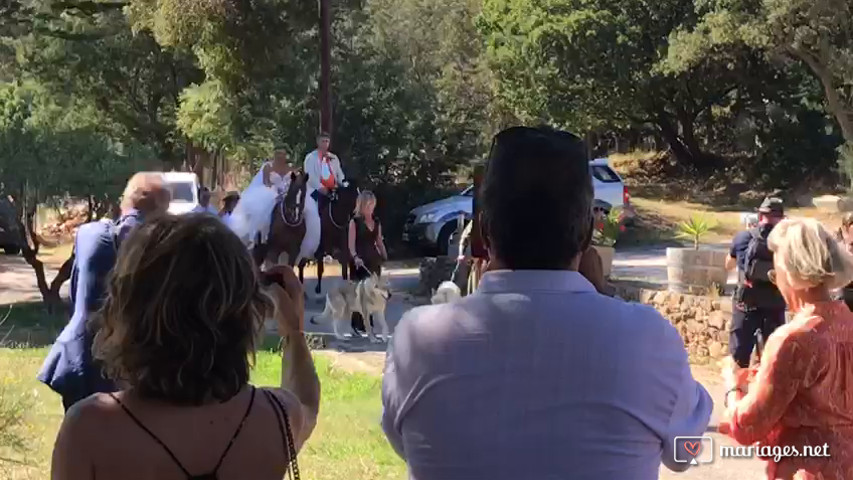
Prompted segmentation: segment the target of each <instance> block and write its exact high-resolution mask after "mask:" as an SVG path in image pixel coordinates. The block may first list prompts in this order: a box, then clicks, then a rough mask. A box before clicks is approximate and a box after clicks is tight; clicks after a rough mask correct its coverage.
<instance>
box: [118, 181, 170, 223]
mask: <svg viewBox="0 0 853 480" xmlns="http://www.w3.org/2000/svg"><path fill="white" fill-rule="evenodd" d="M171 199H172V194H171V191H170V190H169V185H168V184H167V183H166V177H165V176H164V175H163V173H162V172H139V173H137V174H136V175H134V176H133V177H131V179H130V180H129V181H128V182H127V187H125V189H124V194H123V195H122V202H121V209H122V212H125V213H126V212H127V211H129V210H139V212H140V213H142V214H143V215H151V214H159V213H165V212H166V210H168V208H169V201H170V200H171Z"/></svg>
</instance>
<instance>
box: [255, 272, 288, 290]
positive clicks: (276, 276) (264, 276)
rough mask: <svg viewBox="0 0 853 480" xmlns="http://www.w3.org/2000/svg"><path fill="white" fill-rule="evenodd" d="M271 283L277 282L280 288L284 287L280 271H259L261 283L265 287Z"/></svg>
mask: <svg viewBox="0 0 853 480" xmlns="http://www.w3.org/2000/svg"><path fill="white" fill-rule="evenodd" d="M273 283H277V284H278V285H279V286H280V287H281V288H284V278H283V277H282V276H281V274H280V273H276V272H261V285H263V286H265V287H267V286H270V285H272V284H273Z"/></svg>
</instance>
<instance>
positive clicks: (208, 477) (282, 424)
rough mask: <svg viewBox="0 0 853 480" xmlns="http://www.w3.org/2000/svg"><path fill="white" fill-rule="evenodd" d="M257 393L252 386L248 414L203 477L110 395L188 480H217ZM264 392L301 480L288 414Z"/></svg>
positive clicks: (292, 469) (292, 472) (292, 470)
mask: <svg viewBox="0 0 853 480" xmlns="http://www.w3.org/2000/svg"><path fill="white" fill-rule="evenodd" d="M255 392H256V390H255V387H254V386H252V393H251V396H250V397H249V406H248V407H246V413H244V414H243V418H242V419H241V420H240V424H239V425H237V430H235V431H234V434H233V435H232V436H231V440H229V441H228V445H227V446H226V447H225V450H224V451H223V452H222V455H220V456H219V460H218V461H217V462H216V466H215V467H213V470H212V471H211V472H210V473H204V474H201V475H192V474H191V473H190V472H189V471H187V469H186V468H185V467H184V465H183V464H182V463H181V461H180V460H178V457H176V456H175V454H174V453H172V450H170V449H169V447H167V446H166V444H165V443H163V441H162V440H160V438H159V437H157V435H154V432H152V431H151V430H149V429H148V427H146V426H145V425H143V424H142V422H141V421H140V420H139V419H138V418H136V416H135V415H134V414H133V413H131V411H130V409H128V408H127V406H126V405H125V404H123V403H122V402H121V400H119V399H118V397H116V396H115V395H114V394H112V393H110V396H111V397H112V398H113V400H115V401H116V403H118V404H119V406H120V407H121V409H122V410H124V413H126V414H127V416H128V417H130V419H131V420H133V422H134V423H135V424H136V425H137V426H138V427H139V428H141V429H142V431H144V432H145V433H147V434H148V436H150V437H151V438H152V439H153V440H154V441H155V442H157V444H158V445H160V446H161V447H163V450H165V451H166V454H168V455H169V457H170V458H171V459H172V461H173V462H175V465H177V466H178V468H180V469H181V471H182V472H184V475H186V477H187V480H217V478H218V477H217V473H218V472H219V467H221V466H222V462H223V461H224V460H225V456H226V455H228V451H229V450H231V446H232V445H234V441H235V440H237V437H238V436H239V435H240V431H241V430H242V429H243V425H245V424H246V419H247V418H249V413H250V412H251V411H252V406H253V405H254V404H255ZM263 392H264V394H265V395H266V397H267V400H268V401H269V402H270V404H271V405H272V409H273V411H274V412H275V416H276V418H277V419H278V430H279V433H281V437H282V441H283V442H284V444H285V448H286V449H287V450H288V457H289V459H290V465H289V467H290V468H289V469H288V470H289V472H290V477H291V478H292V479H294V478H295V479H296V480H299V467H298V465H297V464H296V448H295V446H294V442H293V435H292V434H291V430H290V422H289V420H288V418H287V413H286V412H285V410H284V405H282V404H281V402H280V401H279V400H278V399H277V398H275V396H274V395H273V394H272V393H270V392H268V391H266V390H264V391H263Z"/></svg>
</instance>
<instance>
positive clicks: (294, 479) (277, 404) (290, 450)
mask: <svg viewBox="0 0 853 480" xmlns="http://www.w3.org/2000/svg"><path fill="white" fill-rule="evenodd" d="M264 395H266V397H267V400H268V401H269V402H270V405H271V406H272V409H273V412H275V416H276V418H277V419H278V431H279V433H280V434H281V440H282V442H283V443H284V446H285V449H287V457H288V463H289V468H288V473H289V476H290V479H291V480H300V479H299V464H298V463H297V462H296V445H295V442H294V440H293V431H292V430H291V429H290V419H288V417H287V411H286V410H285V409H284V405H283V404H282V403H281V400H279V399H278V398H277V397H276V396H275V395H274V394H273V393H272V392H270V391H269V390H264Z"/></svg>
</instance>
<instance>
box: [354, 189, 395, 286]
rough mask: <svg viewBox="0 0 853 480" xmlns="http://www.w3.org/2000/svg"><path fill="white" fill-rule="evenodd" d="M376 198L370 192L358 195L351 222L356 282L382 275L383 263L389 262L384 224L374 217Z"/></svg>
mask: <svg viewBox="0 0 853 480" xmlns="http://www.w3.org/2000/svg"><path fill="white" fill-rule="evenodd" d="M375 209H376V196H375V195H374V194H373V192H371V191H369V190H364V191H362V192H361V193H359V195H358V199H357V200H356V203H355V212H354V213H353V218H352V220H350V222H349V251H350V256H351V257H352V259H353V260H352V263H351V264H350V269H351V270H352V272H353V274H352V277H353V278H354V279H355V280H363V279H365V278H367V277H369V276H370V274H372V273H375V274H376V275H381V274H382V262H383V261H385V260H388V252H387V251H386V250H385V240H384V239H383V238H382V224H381V223H379V219H378V218H376V215H374V210H375Z"/></svg>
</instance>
